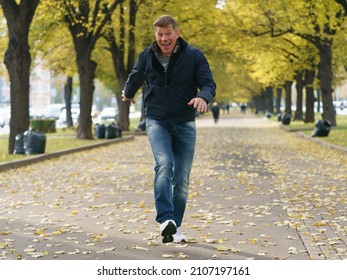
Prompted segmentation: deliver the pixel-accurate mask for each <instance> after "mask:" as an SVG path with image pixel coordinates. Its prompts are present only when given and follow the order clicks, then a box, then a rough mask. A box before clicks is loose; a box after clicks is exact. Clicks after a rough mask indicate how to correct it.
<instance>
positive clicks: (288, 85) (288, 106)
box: [284, 81, 293, 116]
mask: <svg viewBox="0 0 347 280" xmlns="http://www.w3.org/2000/svg"><path fill="white" fill-rule="evenodd" d="M292 83H293V82H292V81H286V82H285V83H284V90H285V92H286V97H285V100H284V102H285V109H284V113H285V114H286V115H289V116H291V115H292Z"/></svg>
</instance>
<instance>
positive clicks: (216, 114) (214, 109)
mask: <svg viewBox="0 0 347 280" xmlns="http://www.w3.org/2000/svg"><path fill="white" fill-rule="evenodd" d="M211 111H212V115H213V119H214V123H218V119H219V105H218V103H217V102H213V104H212V107H211Z"/></svg>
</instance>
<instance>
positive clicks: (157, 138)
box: [146, 118, 196, 227]
mask: <svg viewBox="0 0 347 280" xmlns="http://www.w3.org/2000/svg"><path fill="white" fill-rule="evenodd" d="M146 131H147V135H148V138H149V142H150V144H151V147H152V152H153V155H154V159H155V168H154V170H155V176H154V197H155V207H156V210H157V217H156V221H157V222H158V223H163V222H165V221H166V220H174V221H175V222H176V225H177V227H179V226H181V224H182V220H183V215H184V211H185V208H186V203H187V197H188V186H189V175H190V171H191V169H192V163H193V158H194V150H195V142H196V127H195V122H194V121H192V122H184V123H179V124H169V123H165V122H161V121H157V120H153V119H150V118H147V119H146Z"/></svg>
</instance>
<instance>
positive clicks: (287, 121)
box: [282, 115, 291, 125]
mask: <svg viewBox="0 0 347 280" xmlns="http://www.w3.org/2000/svg"><path fill="white" fill-rule="evenodd" d="M290 120H291V117H290V115H284V116H283V117H282V124H284V125H288V124H290Z"/></svg>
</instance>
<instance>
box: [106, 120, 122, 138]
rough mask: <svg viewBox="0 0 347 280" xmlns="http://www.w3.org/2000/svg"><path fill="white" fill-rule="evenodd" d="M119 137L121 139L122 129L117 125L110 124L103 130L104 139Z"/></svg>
mask: <svg viewBox="0 0 347 280" xmlns="http://www.w3.org/2000/svg"><path fill="white" fill-rule="evenodd" d="M121 137H122V129H121V128H120V127H119V126H118V125H116V124H114V123H112V124H109V125H108V126H106V129H105V138H106V139H113V138H121Z"/></svg>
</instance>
